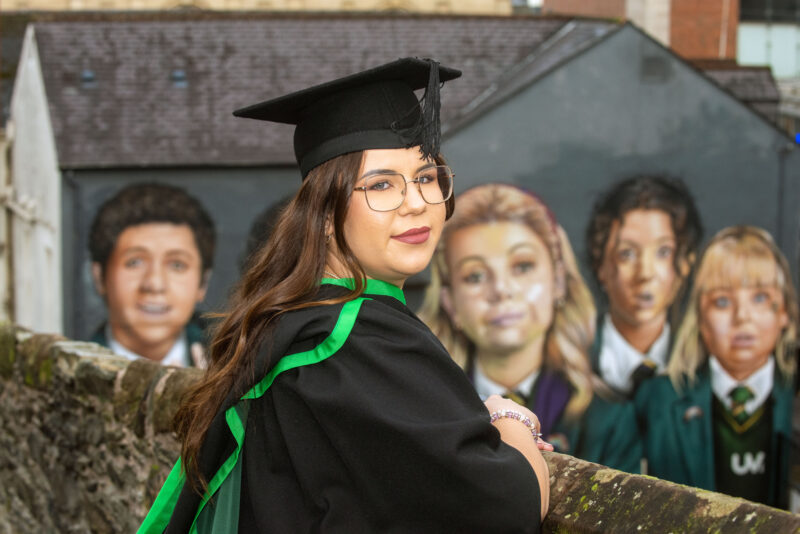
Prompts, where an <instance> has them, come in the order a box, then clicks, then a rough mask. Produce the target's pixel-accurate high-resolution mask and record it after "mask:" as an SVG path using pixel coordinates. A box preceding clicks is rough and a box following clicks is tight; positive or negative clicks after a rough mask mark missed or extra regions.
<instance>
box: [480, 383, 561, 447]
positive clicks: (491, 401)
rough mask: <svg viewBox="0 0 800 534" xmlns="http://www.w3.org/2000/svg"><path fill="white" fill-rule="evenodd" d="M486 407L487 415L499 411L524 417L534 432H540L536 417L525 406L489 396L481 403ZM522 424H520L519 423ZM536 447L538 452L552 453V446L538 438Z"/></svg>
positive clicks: (495, 396) (498, 396)
mask: <svg viewBox="0 0 800 534" xmlns="http://www.w3.org/2000/svg"><path fill="white" fill-rule="evenodd" d="M483 404H484V405H485V406H486V409H487V410H489V413H490V414H491V413H494V412H500V411H503V410H505V411H511V412H519V413H521V414H522V415H523V416H524V417H527V418H528V419H530V420H531V422H533V425H534V428H535V429H536V432H541V423H539V418H538V417H536V414H535V413H533V412H532V411H530V410H529V409H527V408H526V407H525V406H522V405H520V404H517V403H516V402H514V401H512V400H511V399H506V398H504V397H501V396H500V395H491V396H490V397H489V398H488V399H486V401H485V402H484V403H483ZM519 424H522V423H519ZM536 446H537V448H538V449H539V450H540V451H552V450H553V446H552V445H550V444H549V443H547V442H546V441H545V440H543V439H542V438H538V439H537V440H536Z"/></svg>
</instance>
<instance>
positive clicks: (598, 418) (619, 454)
mask: <svg viewBox="0 0 800 534" xmlns="http://www.w3.org/2000/svg"><path fill="white" fill-rule="evenodd" d="M472 378H473V383H474V384H475V389H476V391H477V392H478V395H479V396H480V397H481V398H482V399H486V398H487V397H488V396H489V395H495V394H496V395H501V396H508V397H510V398H512V399H514V400H516V401H517V402H521V403H522V404H525V406H526V407H527V408H528V409H529V410H531V411H532V412H533V413H535V414H536V416H537V417H538V418H539V422H540V423H541V431H542V434H543V436H544V439H545V440H546V441H549V442H550V443H552V445H553V446H554V447H555V449H556V451H557V452H562V453H565V454H570V455H572V456H575V457H577V458H581V459H583V460H587V461H589V462H595V463H598V464H602V465H606V466H608V467H612V468H614V469H620V470H622V471H627V472H629V473H638V472H639V471H640V463H641V458H642V444H641V440H640V438H639V431H638V428H637V426H636V417H635V412H634V408H633V404H632V403H630V402H628V401H625V400H622V399H620V400H618V401H614V400H606V399H604V398H602V397H601V396H600V395H598V394H595V395H594V396H593V397H592V400H591V402H590V403H589V406H588V407H587V408H586V411H585V412H584V413H583V414H582V415H581V417H580V418H579V419H576V420H570V419H567V418H566V417H564V410H565V408H566V405H567V403H568V402H569V400H570V398H571V397H572V391H573V389H572V387H571V386H570V385H569V383H568V382H567V380H566V379H564V377H563V376H562V375H561V374H560V373H557V372H553V371H550V370H546V369H545V370H542V371H541V372H535V373H533V374H531V375H530V376H528V377H526V379H525V380H523V381H522V382H520V384H519V385H518V386H517V388H515V394H514V395H508V394H507V393H508V392H507V390H506V388H504V387H503V386H501V385H499V384H497V383H495V382H493V381H492V380H490V379H489V378H488V377H486V376H485V375H484V374H483V373H482V372H481V370H480V368H479V366H478V365H475V366H474V368H473V369H472ZM515 397H516V398H515Z"/></svg>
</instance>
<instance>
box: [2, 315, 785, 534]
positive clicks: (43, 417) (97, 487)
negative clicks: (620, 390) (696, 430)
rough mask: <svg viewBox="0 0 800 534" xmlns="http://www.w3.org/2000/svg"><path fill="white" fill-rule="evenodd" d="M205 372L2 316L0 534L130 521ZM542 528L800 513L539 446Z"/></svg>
mask: <svg viewBox="0 0 800 534" xmlns="http://www.w3.org/2000/svg"><path fill="white" fill-rule="evenodd" d="M199 376H200V372H199V371H196V370H193V369H181V370H177V369H173V368H165V367H161V366H159V365H156V364H153V363H151V362H148V361H143V360H142V361H135V362H128V361H127V360H125V359H123V358H120V357H117V356H114V355H113V354H111V353H110V352H108V351H107V350H105V349H103V348H101V347H98V346H97V345H94V344H92V343H79V342H74V341H69V340H65V339H63V338H61V337H58V336H49V335H33V334H30V333H27V332H24V331H20V330H17V329H14V328H12V327H9V326H0V506H2V508H0V534H6V533H9V534H10V533H15V534H16V533H21V534H25V533H29V532H30V533H37V534H41V533H50V532H65V533H73V532H74V533H83V532H99V533H107V532H108V533H110V532H114V533H116V532H134V531H135V530H136V528H137V527H138V525H139V523H140V522H141V520H142V518H143V517H144V515H145V513H146V512H147V509H148V507H149V506H150V504H151V503H152V501H153V499H154V498H155V495H156V493H157V492H158V490H159V488H160V486H161V483H162V482H163V480H164V478H165V477H166V475H167V473H168V472H169V469H170V468H171V467H172V464H173V462H174V461H175V459H176V457H177V455H178V443H177V442H176V440H175V439H174V437H173V435H172V433H171V432H170V421H171V419H172V416H173V414H174V412H175V408H176V406H177V403H178V400H179V398H180V396H181V394H182V392H183V391H185V390H186V388H187V387H188V385H189V384H191V383H192V382H193V381H195V380H197V379H198V378H199ZM546 457H547V461H548V463H549V465H550V471H551V484H552V492H551V511H550V513H549V514H548V516H547V518H546V520H545V531H547V532H587V533H589V532H598V533H599V532H615V533H619V532H726V533H728V532H800V517H798V516H794V515H791V514H789V513H786V512H781V511H778V510H774V509H772V508H768V507H765V506H761V505H757V504H753V503H750V502H747V501H743V500H741V499H734V498H731V497H726V496H724V495H720V494H716V493H711V492H706V491H701V490H696V489H693V488H687V487H684V486H678V485H676V484H671V483H668V482H664V481H661V480H658V479H654V478H650V477H644V476H637V475H628V474H625V473H622V472H619V471H615V470H612V469H605V468H603V467H602V466H598V465H596V464H591V463H588V462H584V461H581V460H577V459H575V458H572V457H570V456H565V455H560V454H555V453H549V454H546Z"/></svg>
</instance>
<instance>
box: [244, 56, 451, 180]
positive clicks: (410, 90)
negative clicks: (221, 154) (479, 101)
mask: <svg viewBox="0 0 800 534" xmlns="http://www.w3.org/2000/svg"><path fill="white" fill-rule="evenodd" d="M459 76H461V71H459V70H456V69H450V68H447V67H441V66H439V64H438V63H437V62H436V61H433V60H430V59H417V58H403V59H398V60H397V61H393V62H391V63H387V64H385V65H381V66H380V67H375V68H373V69H369V70H365V71H363V72H358V73H356V74H351V75H350V76H345V77H344V78H339V79H337V80H333V81H331V82H327V83H323V84H321V85H315V86H314V87H309V88H308V89H303V90H301V91H297V92H294V93H291V94H288V95H285V96H281V97H278V98H274V99H272V100H267V101H266V102H261V103H260V104H255V105H252V106H248V107H246V108H242V109H237V110H236V111H234V112H233V114H234V115H236V116H237V117H246V118H250V119H258V120H262V121H272V122H281V123H286V124H295V125H297V127H296V128H295V131H294V153H295V156H296V157H297V163H298V164H299V165H300V172H301V173H302V174H303V178H305V177H306V175H307V174H308V171H310V170H311V169H313V168H314V167H316V166H317V165H320V164H321V163H324V162H326V161H328V160H329V159H331V158H334V157H336V156H340V155H342V154H347V153H348V152H355V151H358V150H367V149H371V148H407V147H411V146H415V145H421V146H422V152H423V154H424V155H425V156H426V157H430V156H434V155H436V153H438V151H439V143H440V139H441V133H440V132H441V130H440V124H439V88H440V85H441V83H442V82H446V81H448V80H452V79H454V78H458V77H459ZM417 89H425V94H424V95H423V97H422V101H421V103H422V106H420V101H419V100H417V97H416V95H415V94H414V91H415V90H417Z"/></svg>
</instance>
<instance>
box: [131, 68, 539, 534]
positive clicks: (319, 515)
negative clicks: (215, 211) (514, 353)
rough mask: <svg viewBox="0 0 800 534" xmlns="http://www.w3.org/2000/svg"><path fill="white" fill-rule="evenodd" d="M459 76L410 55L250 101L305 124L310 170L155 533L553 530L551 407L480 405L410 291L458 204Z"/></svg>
mask: <svg viewBox="0 0 800 534" xmlns="http://www.w3.org/2000/svg"><path fill="white" fill-rule="evenodd" d="M459 75H460V73H459V72H458V71H454V70H452V69H446V68H443V67H442V68H440V67H439V66H438V64H437V63H435V62H432V61H430V60H425V61H423V60H417V59H404V60H398V61H396V62H394V63H390V64H387V65H384V66H381V67H377V68H375V69H372V70H369V71H365V72H362V73H359V74H356V75H352V76H349V77H346V78H342V79H339V80H336V81H334V82H330V83H328V84H325V85H322V86H316V87H314V88H311V89H307V90H304V91H300V92H298V93H294V94H292V95H289V96H287V97H283V98H279V99H276V100H273V101H269V102H266V103H263V104H259V105H256V106H252V107H250V108H246V109H244V110H240V111H238V112H237V114H238V115H240V116H245V117H251V118H257V119H262V120H274V121H282V122H290V123H294V124H297V128H296V131H295V152H296V155H297V159H298V162H299V164H300V169H301V172H302V174H303V176H304V181H303V184H302V186H301V188H300V190H299V192H298V193H297V195H296V197H295V198H294V199H293V200H292V201H291V202H290V204H289V206H288V207H287V208H286V210H285V211H284V212H283V213H282V214H281V216H280V218H279V220H278V222H277V225H276V228H275V230H274V232H273V234H272V237H271V238H270V240H269V241H268V243H267V245H266V246H265V247H264V248H263V249H262V250H261V251H260V252H259V253H257V254H256V257H255V259H254V260H253V262H252V264H251V265H252V266H251V267H250V268H249V270H248V271H247V273H246V274H245V275H244V278H243V280H242V282H241V285H240V287H239V289H238V292H237V294H236V295H235V296H234V297H233V302H232V305H231V308H230V311H229V312H228V314H227V316H226V317H225V319H224V321H223V322H222V324H221V326H220V327H219V330H218V331H217V333H216V337H215V340H214V343H213V344H212V351H211V355H212V362H211V364H210V367H209V369H208V372H207V374H206V377H205V378H204V379H203V380H202V381H201V383H200V384H199V385H198V386H197V387H196V388H195V389H194V390H193V391H192V392H191V394H190V395H189V397H188V399H187V400H186V402H185V404H184V405H183V406H182V408H181V410H180V412H179V414H178V417H177V422H178V435H179V437H180V439H181V440H182V443H183V446H182V451H181V452H182V454H181V459H180V460H179V462H178V464H177V465H176V467H175V468H174V469H173V472H172V473H171V474H170V477H169V478H168V479H167V481H166V483H165V484H164V487H163V488H162V490H161V492H160V494H159V496H158V498H157V500H156V502H155V503H154V505H153V507H152V509H151V511H150V514H149V515H148V517H147V518H146V520H145V523H144V524H143V526H142V528H141V529H140V530H141V531H143V532H161V531H162V530H163V531H166V532H186V531H189V530H190V529H191V531H196V532H217V531H220V532H223V531H224V532H235V531H237V530H238V531H239V532H347V533H350V532H444V531H451V532H538V531H539V527H540V523H541V519H542V517H543V516H544V514H545V513H546V511H547V503H548V492H549V475H548V470H547V466H546V464H545V463H544V460H543V458H542V456H541V453H540V452H539V448H540V447H541V448H543V449H552V447H549V446H548V445H546V444H544V443H543V442H541V441H540V440H538V439H537V436H535V435H534V434H535V433H536V431H537V430H538V428H539V426H538V421H537V420H536V416H535V415H534V414H533V413H531V412H530V411H528V410H527V409H525V408H523V407H520V406H517V405H516V404H513V403H512V402H511V401H508V400H506V399H501V398H499V397H494V398H491V399H488V400H487V401H486V403H485V405H484V404H483V403H481V402H480V400H479V399H478V397H477V396H476V395H475V394H474V392H473V390H472V388H471V386H470V384H469V382H468V381H467V380H466V379H465V377H464V376H463V373H461V372H460V369H459V368H458V366H456V365H455V364H453V363H452V360H451V359H450V357H449V356H448V355H447V353H446V352H445V351H444V349H443V348H442V346H441V344H440V343H439V342H438V341H437V340H436V338H435V337H434V336H433V334H432V333H431V332H430V330H428V329H427V328H426V327H425V326H424V324H423V323H422V322H421V321H419V319H417V317H416V316H415V315H414V314H413V313H412V312H410V311H409V310H408V309H407V308H406V307H405V300H404V297H403V292H402V287H403V283H404V282H405V280H406V279H407V278H408V277H409V276H411V275H413V274H415V273H417V272H419V271H421V270H422V269H424V268H425V266H426V265H427V264H428V262H429V260H430V258H431V255H432V254H433V250H434V248H435V246H436V242H437V241H438V238H439V236H440V233H441V230H442V227H443V225H444V221H445V219H446V217H447V216H449V215H450V214H451V213H452V210H453V200H452V196H451V194H452V178H453V174H452V172H451V171H450V169H449V168H448V167H447V166H446V165H445V164H444V162H443V161H442V159H441V157H440V156H439V155H438V139H439V132H438V128H439V124H438V117H437V116H436V112H437V111H438V105H439V104H438V90H439V85H440V80H441V81H447V80H449V79H453V78H456V77H458V76H459ZM440 76H441V78H440ZM426 86H427V89H426V93H425V96H424V99H423V101H424V104H425V105H424V107H423V108H422V109H420V105H419V102H418V101H417V98H416V97H415V96H414V93H413V91H414V90H415V89H418V88H422V87H426ZM217 529H219V530H217Z"/></svg>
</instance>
